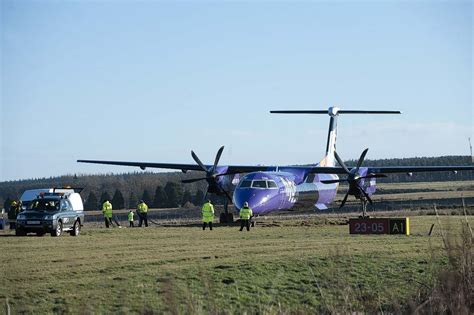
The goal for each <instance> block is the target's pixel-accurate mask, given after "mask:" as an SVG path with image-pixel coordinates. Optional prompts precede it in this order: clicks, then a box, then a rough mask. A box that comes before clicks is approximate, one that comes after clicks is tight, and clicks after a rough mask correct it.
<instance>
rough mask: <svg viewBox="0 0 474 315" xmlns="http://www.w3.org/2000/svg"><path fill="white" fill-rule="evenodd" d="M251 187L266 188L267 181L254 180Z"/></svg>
mask: <svg viewBox="0 0 474 315" xmlns="http://www.w3.org/2000/svg"><path fill="white" fill-rule="evenodd" d="M252 188H267V182H266V181H264V180H254V181H253V183H252Z"/></svg>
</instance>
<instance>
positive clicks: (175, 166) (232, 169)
mask: <svg viewBox="0 0 474 315" xmlns="http://www.w3.org/2000/svg"><path fill="white" fill-rule="evenodd" d="M77 162H79V163H92V164H106V165H119V166H136V167H139V168H141V169H142V170H144V169H146V168H164V169H172V170H180V171H182V172H184V173H185V172H187V171H203V169H202V168H201V167H200V166H199V165H197V164H179V163H152V162H127V161H101V160H77ZM204 166H205V167H206V168H210V167H212V165H204ZM274 169H276V167H273V166H244V165H238V166H237V165H229V166H228V169H227V172H226V173H227V174H238V173H249V172H257V171H269V170H274Z"/></svg>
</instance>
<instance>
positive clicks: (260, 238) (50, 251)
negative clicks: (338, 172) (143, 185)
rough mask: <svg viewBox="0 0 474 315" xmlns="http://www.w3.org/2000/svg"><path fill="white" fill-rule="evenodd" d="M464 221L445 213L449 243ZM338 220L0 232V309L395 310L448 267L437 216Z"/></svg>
mask: <svg viewBox="0 0 474 315" xmlns="http://www.w3.org/2000/svg"><path fill="white" fill-rule="evenodd" d="M465 219H466V218H465V217H454V216H451V217H448V216H442V217H441V225H442V227H443V231H445V232H447V231H449V234H450V235H452V236H451V238H450V239H455V238H457V235H459V234H460V229H461V228H460V227H461V224H460V222H461V221H462V220H465ZM472 219H473V217H468V220H470V224H471V226H472ZM338 223H340V221H338V220H337V219H334V220H331V219H322V217H321V216H316V215H315V216H314V217H311V218H309V219H305V220H285V221H281V222H276V221H275V222H273V221H271V220H266V221H265V224H262V225H261V226H259V227H257V228H255V229H253V230H251V231H250V232H245V231H244V232H239V231H238V227H236V226H219V227H216V228H215V229H214V231H212V232H210V231H208V230H206V231H202V230H201V229H200V228H198V227H192V226H181V227H180V226H177V227H149V228H134V229H130V228H123V229H118V228H114V229H104V228H85V229H84V230H83V233H82V235H81V236H79V237H71V236H69V235H63V236H61V237H59V238H53V237H49V236H45V237H36V236H29V237H10V236H11V235H12V234H11V233H10V232H2V234H0V253H1V255H0V266H1V269H2V272H1V274H0V302H1V303H2V304H3V305H7V304H8V305H9V307H10V309H11V311H12V313H13V314H16V313H35V314H41V313H83V314H88V313H146V314H153V313H157V314H161V313H169V314H201V313H231V314H232V313H238V314H241V313H243V312H247V313H251V314H253V313H260V314H265V313H267V314H273V313H278V312H280V313H315V312H339V313H347V312H352V311H366V312H381V311H397V310H407V309H408V307H409V305H412V306H413V305H415V306H416V305H418V304H420V303H422V302H423V299H424V296H423V294H424V293H423V292H426V291H429V290H430V288H433V287H434V286H435V285H436V281H437V277H438V274H439V270H440V269H443V268H444V269H446V268H448V265H449V264H448V262H449V261H448V255H447V252H446V251H445V250H443V249H442V247H443V241H442V238H441V233H440V232H441V231H442V228H441V227H440V226H439V224H438V221H437V218H436V217H435V216H424V217H421V216H420V217H416V216H415V217H412V218H411V229H412V235H411V236H381V235H379V236H350V235H348V226H347V225H339V224H338ZM432 223H435V224H436V226H435V229H434V233H433V235H432V236H431V237H429V236H427V234H428V231H429V229H430V226H431V224H432ZM471 249H472V248H471ZM469 255H472V252H471V253H470V254H469ZM471 262H472V256H471ZM471 268H472V266H471ZM7 301H8V302H7Z"/></svg>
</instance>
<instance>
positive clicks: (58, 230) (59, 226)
mask: <svg viewBox="0 0 474 315" xmlns="http://www.w3.org/2000/svg"><path fill="white" fill-rule="evenodd" d="M62 232H63V223H62V222H61V221H58V224H56V230H54V231H53V232H52V233H51V236H60V235H61V233H62Z"/></svg>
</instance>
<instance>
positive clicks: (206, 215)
mask: <svg viewBox="0 0 474 315" xmlns="http://www.w3.org/2000/svg"><path fill="white" fill-rule="evenodd" d="M212 221H214V206H213V205H212V203H210V202H206V203H205V204H204V205H203V206H202V222H212Z"/></svg>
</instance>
